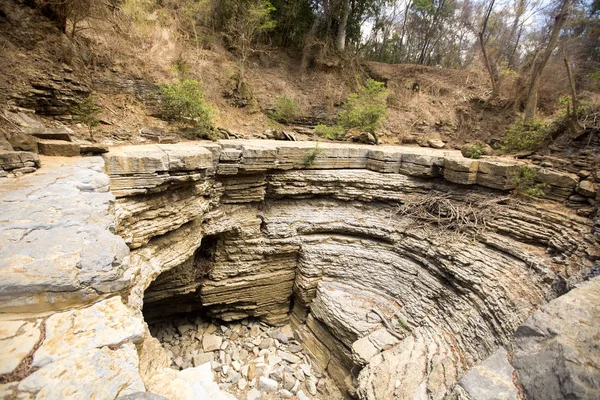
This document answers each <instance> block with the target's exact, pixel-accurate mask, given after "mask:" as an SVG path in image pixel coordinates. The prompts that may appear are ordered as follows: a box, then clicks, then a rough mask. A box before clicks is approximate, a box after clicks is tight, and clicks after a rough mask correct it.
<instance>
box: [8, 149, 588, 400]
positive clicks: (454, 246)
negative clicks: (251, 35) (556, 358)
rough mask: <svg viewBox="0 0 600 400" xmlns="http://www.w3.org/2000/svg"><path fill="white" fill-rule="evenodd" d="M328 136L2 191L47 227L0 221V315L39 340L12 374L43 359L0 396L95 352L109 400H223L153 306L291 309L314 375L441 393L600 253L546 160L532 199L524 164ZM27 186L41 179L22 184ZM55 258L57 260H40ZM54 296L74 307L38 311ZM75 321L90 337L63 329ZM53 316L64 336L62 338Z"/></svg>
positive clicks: (269, 319) (571, 178) (237, 312)
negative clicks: (184, 362)
mask: <svg viewBox="0 0 600 400" xmlns="http://www.w3.org/2000/svg"><path fill="white" fill-rule="evenodd" d="M319 146H320V147H321V149H320V150H318V151H317V154H316V155H315V156H314V157H313V156H311V155H312V154H313V153H314V152H315V151H316V150H315V144H314V143H303V142H269V141H264V142H261V141H222V142H219V143H202V142H196V143H190V144H187V143H184V144H177V145H168V144H156V145H145V146H131V147H126V148H122V149H115V150H114V151H111V152H110V153H108V154H107V155H105V158H104V163H105V174H104V173H102V172H101V171H100V166H101V165H102V164H101V161H100V159H98V158H91V159H89V160H91V161H88V162H90V163H92V165H88V166H84V165H86V164H85V162H84V161H81V162H82V163H83V164H77V163H78V162H79V161H73V162H72V163H68V165H65V166H64V168H65V169H63V170H61V171H62V172H56V173H57V175H52V174H54V173H55V172H50V171H56V170H54V169H48V172H47V174H46V175H40V173H39V172H38V173H37V174H36V175H35V176H37V177H38V178H35V177H31V180H27V181H24V182H23V183H25V186H24V188H23V189H22V190H21V189H16V188H11V190H10V191H7V192H2V194H1V196H3V197H1V198H0V200H3V205H4V204H6V205H7V206H8V207H9V208H10V210H11V211H10V212H11V215H13V214H14V215H17V216H18V215H22V214H23V212H24V211H23V210H24V209H26V208H30V209H31V210H35V213H37V214H38V215H41V216H43V217H42V218H36V219H35V221H39V220H42V221H45V222H44V223H43V224H42V225H41V226H40V229H38V228H37V226H38V225H35V226H33V222H32V220H28V219H26V218H21V217H18V218H15V219H14V220H13V219H11V221H9V225H7V227H8V228H7V229H3V230H2V231H1V232H4V233H3V235H4V236H5V237H6V238H7V242H8V243H10V246H12V247H9V248H7V250H5V249H4V248H2V249H1V250H0V266H2V268H3V272H4V271H6V276H7V277H8V278H9V279H7V280H3V281H2V285H6V288H7V290H6V291H3V292H2V295H0V311H3V310H5V312H8V311H11V312H12V311H26V312H29V313H32V314H33V315H36V316H35V318H33V319H17V320H18V321H21V322H16V323H15V322H14V321H15V320H14V319H13V320H12V321H11V323H10V324H8V325H7V328H6V331H7V332H8V333H7V334H6V335H5V336H0V340H5V339H3V338H6V340H10V338H11V337H12V336H11V334H10V332H13V331H16V332H18V334H19V335H26V333H27V332H28V334H29V335H30V337H31V339H30V342H34V339H35V338H37V339H36V340H37V341H35V343H34V344H33V345H31V346H30V345H28V346H26V347H27V348H28V349H29V350H28V353H29V352H32V354H31V355H29V356H28V354H24V353H25V351H26V350H27V349H22V351H19V352H16V353H15V354H17V353H18V354H19V355H18V357H24V358H20V359H17V360H16V361H17V362H16V363H15V360H13V361H12V364H10V365H8V364H7V365H8V366H7V367H6V369H7V370H8V369H10V368H13V370H14V371H25V372H27V369H26V368H25V366H26V365H28V363H29V362H32V363H34V364H35V365H39V366H40V367H41V368H40V369H39V370H37V371H36V372H34V373H33V374H31V373H30V374H29V375H28V377H27V378H26V379H25V380H21V379H22V378H21V377H18V379H17V377H16V375H15V374H14V372H10V373H9V375H3V376H4V377H6V378H5V381H4V382H9V383H7V385H8V386H5V387H2V388H0V389H2V390H6V391H9V392H10V393H12V394H16V393H17V392H15V391H21V393H24V392H26V393H29V394H31V395H36V394H37V395H39V394H40V393H46V392H43V391H44V390H49V389H44V388H46V387H48V388H50V386H47V385H48V384H47V383H45V382H46V380H44V379H47V378H46V377H50V378H48V379H50V381H51V380H52V379H53V378H52V377H54V376H56V374H58V373H60V372H59V371H60V370H61V368H63V367H62V365H63V363H66V361H65V360H69V359H72V360H74V361H77V362H80V361H79V360H80V359H81V360H101V362H100V361H99V363H100V365H106V366H107V368H108V369H110V370H113V369H118V370H122V371H124V372H123V373H122V374H121V375H119V376H122V379H123V381H119V380H115V379H117V378H116V377H114V376H113V375H110V374H109V373H108V372H107V371H104V370H102V369H99V370H97V374H96V376H97V377H106V378H102V379H108V382H111V384H110V385H109V384H107V385H106V387H105V388H103V389H102V390H105V392H101V394H99V395H98V397H101V398H113V397H110V396H113V392H112V391H111V390H112V389H111V388H112V387H113V386H111V385H112V384H113V383H114V385H116V386H119V387H121V388H124V389H123V391H121V392H119V393H116V394H114V396H116V395H117V394H118V395H127V394H134V393H136V392H139V391H144V390H148V391H151V392H154V393H156V394H158V395H162V396H164V397H167V398H194V397H193V396H194V395H193V393H199V392H201V390H200V388H197V387H196V386H194V385H195V383H194V382H198V381H201V382H204V383H205V384H206V385H204V386H202V390H204V391H206V392H208V393H209V395H210V390H212V389H214V388H215V387H214V385H213V383H214V382H212V383H211V381H210V376H208V374H204V373H202V374H203V375H206V376H205V377H204V378H202V379H200V378H199V377H198V376H196V375H197V374H201V371H200V370H198V371H191V370H190V371H189V372H185V371H187V370H184V371H179V372H177V371H173V370H170V369H168V367H169V363H170V358H169V357H168V356H167V355H166V354H165V350H164V349H163V348H162V347H161V346H160V344H159V343H158V342H157V341H156V339H154V338H152V337H151V335H150V333H149V332H148V330H147V329H145V325H144V323H143V316H142V308H143V307H146V310H148V309H149V306H150V305H151V304H153V306H152V308H153V309H154V310H155V313H154V315H153V316H150V314H149V315H148V316H147V317H148V318H155V317H157V316H160V315H161V313H163V312H164V311H165V310H166V311H169V310H173V309H179V310H181V311H201V312H202V313H204V314H205V315H208V316H211V317H216V318H219V319H221V320H223V321H236V320H241V319H243V318H247V317H254V318H258V319H260V320H262V321H264V322H266V323H269V324H273V325H283V324H286V323H288V322H290V323H291V324H292V326H293V327H294V329H295V330H296V336H297V339H300V340H301V342H302V345H303V347H304V349H305V351H306V352H307V354H309V355H310V357H311V362H312V369H313V370H314V371H317V372H318V373H327V374H328V375H329V376H330V377H331V378H332V379H333V380H334V381H335V382H336V384H337V385H338V386H339V387H340V388H342V389H343V390H344V391H345V392H346V393H347V394H349V395H353V396H357V397H359V398H361V399H414V398H434V399H443V398H444V397H445V396H451V395H453V393H456V390H455V389H454V387H455V384H456V383H457V381H458V380H459V379H460V377H461V376H462V375H463V374H464V373H465V372H466V371H468V370H469V369H470V368H471V367H472V366H473V365H476V364H477V363H478V362H480V361H482V360H485V359H486V358H488V357H489V356H490V355H492V354H493V353H494V352H495V351H496V350H497V347H498V345H499V344H508V343H509V342H510V341H511V340H512V338H513V334H514V332H515V331H516V330H517V328H518V327H519V326H520V325H521V324H522V323H523V321H525V320H526V319H527V317H529V316H530V315H531V314H532V313H533V312H534V311H535V310H536V309H537V308H538V307H539V306H540V305H542V304H543V303H545V302H546V301H547V300H549V299H551V298H553V297H554V296H556V294H557V290H556V288H555V287H556V286H557V283H560V284H561V285H562V286H565V285H571V284H573V283H575V282H577V281H579V280H580V279H581V278H582V277H583V276H586V274H587V273H588V272H589V270H591V269H592V267H593V266H594V262H595V259H596V258H597V257H598V255H599V254H600V252H599V250H598V242H597V241H596V239H595V238H594V236H593V233H592V225H593V222H592V221H591V220H590V219H588V218H584V217H580V216H577V215H576V214H575V213H573V212H571V211H570V210H569V209H568V208H566V207H564V206H562V205H561V204H560V202H562V201H564V200H566V199H568V198H569V197H571V196H573V195H574V194H575V191H576V190H577V188H578V187H579V186H580V185H579V178H578V177H577V176H576V175H571V174H567V173H562V172H558V171H554V170H540V172H539V174H538V179H539V180H540V181H541V182H543V183H546V185H548V199H549V200H550V201H553V203H548V204H541V203H535V202H534V203H525V202H520V201H514V200H512V199H510V198H509V196H508V195H509V192H510V190H511V189H512V188H513V186H514V184H513V182H512V179H511V176H512V172H513V171H514V170H515V169H516V168H518V162H516V161H514V160H503V159H487V158H483V159H480V160H467V159H464V158H462V157H461V156H460V153H459V152H454V151H443V150H440V151H436V150H432V149H418V148H396V147H371V146H360V145H340V144H319ZM536 168H537V167H536ZM43 171H44V170H41V172H43ZM65 175H67V176H69V178H68V179H65V178H63V176H65ZM107 176H108V177H107ZM28 179H29V177H28ZM35 179H40V180H39V181H36V180H35ZM109 180H110V187H111V193H108V192H106V188H107V184H108V182H109ZM0 184H2V183H1V182H0ZM32 187H33V188H34V189H35V188H39V187H43V188H44V190H42V191H41V192H40V191H36V190H34V189H26V188H32ZM580 191H581V190H580ZM36 193H43V194H39V195H36ZM53 193H61V196H62V197H64V199H62V197H61V199H59V198H58V195H57V194H56V195H53ZM53 196H55V197H53ZM113 196H114V197H113ZM34 200H35V201H34ZM17 201H18V202H20V203H19V205H17ZM48 201H50V202H54V204H64V202H65V201H66V202H67V203H68V204H69V207H68V208H67V207H64V208H63V207H60V208H57V207H55V206H51V207H49V206H48V203H47V202H48ZM23 204H25V206H23ZM424 204H429V205H431V204H433V207H434V208H433V209H434V210H435V213H433V214H432V212H431V208H427V207H425V206H423V205H424ZM403 205H404V206H405V207H403ZM407 205H408V206H407ZM428 207H429V206H428ZM483 208H485V209H488V210H487V211H488V212H482V211H481V209H483ZM98 210H100V211H98ZM465 210H467V211H465ZM92 211H94V212H92ZM419 213H420V214H419ZM456 213H458V214H456ZM457 215H458V217H457ZM460 218H462V222H460V223H459V222H457V221H458V220H459V219H460ZM476 219H477V222H475V220H476ZM1 232H0V233H1ZM113 232H114V233H113ZM17 234H18V235H17ZM115 234H117V235H118V236H117V235H115ZM14 235H17V236H14ZM36 235H41V236H43V237H42V238H41V239H40V238H38V237H37V236H36ZM44 235H45V236H44ZM58 238H60V239H61V241H59V240H58ZM34 239H35V240H34ZM22 240H31V243H32V244H31V246H28V247H24V246H22V245H20V244H19V243H20V241H22ZM48 243H51V244H53V245H54V247H52V246H49V245H48ZM203 243H204V244H205V246H204V248H203ZM207 243H211V245H210V246H207V245H206V244H207ZM37 244H39V245H40V246H42V247H41V248H40V249H37V248H36V247H35V246H36V245H37ZM42 248H43V249H44V250H45V251H41V249H42ZM47 248H50V249H51V251H50V252H48V250H47ZM24 249H27V250H24ZM34 250H35V252H34ZM15 254H16V255H17V257H19V259H18V260H17V259H15V258H14V257H15ZM2 257H4V258H2ZM2 260H5V261H4V264H1V263H2ZM55 260H60V262H58V261H55ZM22 262H27V263H28V264H27V265H32V266H34V267H28V269H27V271H28V273H30V272H31V271H33V272H34V273H33V274H32V275H31V276H33V278H34V282H35V285H32V284H26V282H31V281H30V279H31V277H29V276H28V277H27V278H26V277H25V275H24V274H23V272H22V270H19V269H18V268H17V266H18V265H20V263H22ZM42 264H43V265H46V266H48V267H47V268H49V269H46V270H45V271H44V273H42V272H41V267H40V268H37V267H35V266H36V265H40V266H41V265H42ZM37 271H40V272H39V274H38V272H37ZM155 306H157V307H158V308H157V307H155ZM161 306H162V308H160V307H161ZM180 307H181V308H180ZM51 308H54V309H57V310H58V311H59V312H58V313H55V314H54V315H51V316H50V315H48V314H43V315H42V314H39V315H38V314H36V313H40V312H42V311H44V312H46V311H48V310H50V309H51ZM106 310H108V311H106ZM110 310H114V311H110ZM290 311H291V312H290ZM113 314H114V315H113ZM107 315H108V317H107ZM86 316H88V317H86ZM88 319H103V322H102V324H101V326H96V325H95V324H94V323H92V322H89V323H88V322H86V323H84V322H83V321H87V320H88ZM68 320H71V321H73V324H74V325H73V326H74V327H77V328H73V329H75V330H76V331H77V333H75V332H74V331H73V332H71V331H70V330H69V329H68V328H64V327H66V326H67V325H65V324H66V322H65V321H68ZM125 320H128V321H131V322H130V323H129V324H128V323H126V322H124V321H125ZM19 324H20V325H19ZM26 324H28V325H26ZM17 325H19V327H16V326H17ZM24 327H27V329H25V328H24ZM61 327H63V328H61ZM36 329H38V331H39V334H37V333H36V332H37V331H36ZM57 329H58V330H61V329H62V330H64V331H65V332H67V333H66V334H65V337H64V338H63V337H60V338H59V337H58V336H57V335H56V334H52V332H56V331H57ZM92 332H101V334H98V335H94V334H93V333H92ZM36 335H37V336H36ZM76 338H88V339H87V340H83V342H85V343H80V342H78V340H79V339H76ZM202 344H203V345H204V342H202ZM222 345H223V343H221V344H220V345H217V344H216V342H215V341H213V342H211V343H209V340H207V343H206V346H207V348H208V347H210V346H213V347H215V346H217V347H220V346H222ZM134 346H135V349H137V352H136V358H135V359H134V358H127V360H128V362H129V364H126V365H125V364H123V365H122V364H120V363H121V361H120V360H121V356H120V354H121V353H120V352H122V353H123V354H125V353H127V354H129V353H128V352H130V351H131V349H132V348H134ZM256 346H259V347H260V343H259V344H257V345H256ZM215 351H216V350H215ZM282 351H283V356H281V355H277V357H279V358H282V359H283V357H287V358H288V361H287V362H292V363H293V361H294V360H295V359H294V358H293V357H295V355H294V353H293V352H291V351H286V350H285V349H284V350H282ZM23 354H24V355H23ZM113 356H114V357H113ZM15 357H17V356H15ZM27 357H31V358H30V360H29V361H27V362H24V361H23V360H26V359H27ZM104 360H113V361H110V362H109V361H106V362H105V361H104ZM200 361H201V360H198V362H200ZM81 362H83V361H81ZM111 362H114V363H117V364H116V365H113V364H111ZM192 363H193V361H192ZM14 364H17V366H16V367H12V365H14ZM110 365H113V366H112V367H111V366H110ZM201 366H202V365H196V366H195V367H196V368H199V367H201ZM232 368H233V367H232ZM42 371H46V372H44V373H43V375H40V374H42ZM129 371H135V373H133V372H132V373H131V374H130V372H129ZM184 372H185V373H184ZM136 373H137V375H136ZM196 373H197V374H196ZM10 374H12V375H10ZM35 374H38V375H35ZM25 375H27V374H25ZM34 375H35V376H36V378H35V380H30V381H27V379H30V378H31V377H34ZM42 378H43V379H42ZM205 378H206V379H205ZM264 378H266V379H272V380H274V377H271V376H266V377H264ZM281 378H282V382H283V383H282V388H280V390H283V391H287V392H292V393H296V395H297V396H298V397H300V396H307V394H306V393H308V395H310V396H313V395H314V394H313V392H314V390H313V389H315V388H313V387H312V386H310V387H309V386H306V387H305V389H306V390H304V389H302V391H300V390H299V388H293V387H290V388H288V387H286V376H285V374H284V376H282V377H281ZM31 379H33V378H31ZM81 379H82V380H83V381H86V379H88V378H84V377H81ZM90 379H91V378H90ZM97 379H100V378H97ZM119 379H121V378H119ZM19 381H20V383H18V382H19ZM26 381H27V382H28V383H27V384H24V382H26ZM288 381H291V380H290V379H288ZM11 382H12V383H11ZM69 382H70V381H69ZM86 382H87V381H86ZM140 382H141V383H142V385H143V387H141V386H140ZM15 383H18V385H17V384H15ZM176 383H177V384H176ZM270 383H271V382H270V381H266V380H264V381H263V382H262V383H261V382H260V381H259V379H258V377H257V378H256V379H255V381H254V382H252V381H250V380H248V382H247V384H248V385H249V387H252V390H251V391H249V393H250V392H251V393H252V395H256V394H257V393H258V394H260V391H259V389H261V388H262V389H264V391H267V390H270V389H269V388H271V386H273V385H270ZM288 383H290V382H288ZM22 384H23V386H21V385H22ZM56 384H57V385H59V383H56ZM69 385H70V383H68V382H65V383H64V384H63V386H61V389H60V390H63V389H62V388H64V390H70V389H68V388H69ZM215 385H216V384H215ZM116 386H114V387H116ZM178 388H179V389H178ZM211 388H212V389H211ZM292 389H293V390H292ZM60 390H58V389H57V393H62V392H60ZM99 390H100V389H99ZM316 390H317V392H318V390H319V389H318V388H316ZM7 393H8V392H7ZM99 393H100V392H99ZM215 393H216V392H215ZM86 394H90V393H86ZM280 394H281V395H282V396H284V397H285V396H287V393H286V392H282V393H280ZM211 396H212V397H213V398H217V396H220V395H219V394H214V396H213V395H211ZM316 396H317V397H318V396H319V393H317V395H316Z"/></svg>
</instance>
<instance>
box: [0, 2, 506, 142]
mask: <svg viewBox="0 0 600 400" xmlns="http://www.w3.org/2000/svg"><path fill="white" fill-rule="evenodd" d="M0 11H1V12H0V59H2V60H4V61H3V62H2V63H0V115H1V114H2V111H3V109H5V108H7V107H10V106H11V104H14V103H15V101H14V99H12V97H13V95H14V94H20V95H25V96H26V95H27V93H28V91H30V90H31V82H32V81H35V80H39V79H48V78H52V77H56V76H59V77H63V76H65V75H68V76H69V77H70V78H69V79H71V77H72V78H73V79H75V80H77V81H79V82H82V83H83V84H85V85H88V86H89V88H90V89H92V93H93V95H94V97H95V100H96V102H97V103H99V105H100V106H101V107H102V109H103V113H102V115H101V120H102V121H103V124H101V125H100V126H98V127H97V128H95V132H96V133H95V135H94V136H95V138H96V139H97V140H98V141H102V142H106V143H108V144H120V143H123V144H126V143H136V142H139V141H140V137H139V130H140V129H141V128H142V127H156V128H160V129H163V130H165V131H175V132H177V133H179V127H177V126H174V125H169V124H167V123H166V122H165V121H162V120H160V119H158V118H156V117H155V116H154V115H155V114H156V99H152V96H147V94H148V93H140V92H139V90H138V89H139V87H146V88H148V87H152V85H153V84H156V83H160V82H166V81H170V80H172V79H174V78H175V77H176V74H175V73H174V72H173V71H172V70H171V66H172V65H173V64H174V63H175V62H176V60H184V61H185V62H186V63H187V64H188V65H189V67H190V70H191V72H190V76H191V77H192V78H195V79H199V80H202V81H203V82H204V85H205V86H204V88H205V92H206V98H207V100H208V101H209V102H211V103H212V104H213V105H215V106H216V107H217V108H218V109H219V111H220V112H219V115H218V116H217V118H216V125H217V126H218V127H222V128H226V129H228V130H229V131H232V132H236V133H238V134H239V135H240V136H241V137H246V138H252V137H257V138H260V137H261V136H262V133H263V132H264V130H265V129H273V128H279V127H281V126H280V125H279V124H277V123H275V122H273V121H271V120H269V118H267V117H266V115H265V111H266V110H267V109H268V108H269V107H270V105H271V104H272V102H273V100H274V99H275V97H276V96H280V95H287V96H290V97H292V98H293V99H295V100H296V102H297V103H298V105H299V106H300V108H301V110H302V114H303V115H304V116H305V117H307V119H308V120H310V119H313V120H314V121H315V122H319V121H322V120H323V119H327V118H334V117H335V114H336V112H337V110H338V107H339V106H340V105H341V104H342V103H343V102H344V100H345V99H346V97H347V96H348V94H349V93H351V92H352V91H353V90H354V89H355V88H356V86H357V84H358V83H359V82H360V81H361V80H363V79H364V78H365V77H366V76H367V75H370V76H372V77H374V78H376V79H379V80H384V81H385V82H386V83H387V86H388V88H389V90H390V94H391V96H390V99H389V102H388V103H389V109H388V120H387V123H386V126H385V129H383V130H382V131H381V132H380V133H379V137H380V142H382V143H384V144H400V143H405V144H409V143H422V144H423V143H424V142H426V141H427V139H430V138H440V139H442V140H444V141H447V142H449V144H450V146H459V145H460V144H462V143H464V142H468V141H471V140H473V139H474V138H479V139H484V140H490V139H493V138H498V137H501V136H502V134H501V131H503V128H504V127H505V126H507V125H508V124H510V123H511V122H512V121H513V119H514V116H513V115H511V113H510V112H506V111H504V110H503V109H502V108H501V107H490V106H489V104H486V103H485V101H484V100H483V99H485V98H486V97H487V94H488V93H487V92H486V91H487V88H488V86H489V85H488V84H487V80H486V79H487V78H486V76H485V74H483V73H482V72H481V71H479V70H445V69H439V68H430V67H423V66H417V65H389V64H380V63H374V62H370V63H364V64H362V65H361V66H357V64H356V63H351V62H348V63H347V65H345V66H344V64H341V63H338V64H335V65H332V64H327V65H326V64H325V63H321V64H317V65H316V66H314V67H312V68H311V69H310V70H309V71H308V72H306V73H301V71H300V70H299V65H300V59H299V57H300V55H299V54H298V53H297V52H296V53H294V52H291V51H283V50H281V49H273V48H265V49H261V51H258V52H256V54H255V55H254V56H253V58H252V59H251V60H250V64H249V66H248V68H247V82H248V83H249V86H250V88H251V91H252V93H253V97H254V101H253V102H251V104H250V105H248V106H246V107H244V108H236V107H233V106H232V105H231V104H230V102H229V100H228V98H227V96H226V92H227V90H228V88H231V87H232V85H233V81H232V77H233V76H234V75H235V73H236V68H237V67H236V59H235V56H234V55H233V54H231V53H230V52H229V51H228V50H227V49H225V48H224V47H223V45H222V43H221V41H220V40H219V38H218V37H217V36H215V35H216V34H214V33H210V32H205V33H203V35H204V36H205V37H207V38H208V39H207V40H205V41H204V42H203V43H202V45H201V46H199V47H196V46H195V45H194V44H193V43H190V42H189V41H185V40H184V39H182V38H181V37H179V36H178V35H177V34H176V33H175V32H172V31H171V30H170V29H169V28H166V27H162V26H156V27H154V29H152V30H151V33H150V34H148V33H146V34H140V33H139V30H136V27H135V26H134V25H133V24H132V23H131V22H130V21H128V20H127V19H126V18H125V17H124V16H123V15H111V16H108V17H106V18H103V19H98V20H96V19H94V20H89V21H87V22H86V23H85V24H83V25H82V29H81V30H80V31H79V33H78V34H77V35H76V36H75V38H74V39H72V38H70V37H69V36H67V35H64V34H62V33H60V32H59V31H58V29H56V27H54V25H53V24H52V23H51V22H50V21H48V20H47V19H46V18H45V17H43V16H42V15H41V14H40V13H39V12H38V11H36V10H34V9H32V8H29V7H26V6H24V5H21V4H20V3H19V2H17V1H10V0H0ZM71 69H72V73H71V72H68V71H70V70H71ZM65 71H67V72H65ZM124 82H129V84H127V85H129V86H127V85H125V86H123V83H124ZM131 82H136V83H135V84H133V86H131V84H130V83H131ZM136 85H137V86H136ZM41 118H42V119H43V120H44V121H43V122H44V124H46V125H48V126H56V125H59V124H66V125H68V126H70V127H71V128H72V129H73V130H74V131H75V132H76V134H77V135H78V136H80V137H81V138H85V139H87V138H88V132H87V129H86V127H84V126H82V125H81V124H77V123H76V122H72V121H68V120H67V121H65V120H64V118H61V121H57V120H56V119H54V118H50V117H44V116H41ZM14 128H15V127H14V126H12V125H10V124H8V123H7V121H5V120H4V119H2V118H0V129H14ZM182 136H185V135H182ZM300 138H302V139H310V138H311V136H310V135H308V136H306V135H300Z"/></svg>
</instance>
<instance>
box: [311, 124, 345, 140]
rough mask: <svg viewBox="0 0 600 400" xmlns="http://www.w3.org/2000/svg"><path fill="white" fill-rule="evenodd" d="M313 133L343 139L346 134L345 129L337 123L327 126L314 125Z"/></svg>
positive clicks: (328, 137) (331, 138)
mask: <svg viewBox="0 0 600 400" xmlns="http://www.w3.org/2000/svg"><path fill="white" fill-rule="evenodd" d="M315 133H316V134H317V135H319V136H323V137H325V138H327V139H329V140H343V139H344V137H345V136H346V130H345V129H344V128H343V127H341V126H339V125H334V126H327V125H323V124H319V125H317V126H316V127H315Z"/></svg>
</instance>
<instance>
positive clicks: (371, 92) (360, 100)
mask: <svg viewBox="0 0 600 400" xmlns="http://www.w3.org/2000/svg"><path fill="white" fill-rule="evenodd" d="M387 97H388V91H387V90H386V88H385V85H384V84H383V82H377V81H376V80H373V79H368V80H367V82H366V83H365V85H364V86H361V87H360V88H359V89H358V92H356V93H352V94H351V95H350V96H348V100H347V101H346V103H345V104H344V105H343V107H342V111H340V113H339V114H338V125H340V126H341V127H343V128H344V129H346V130H348V129H353V128H354V129H358V130H360V131H361V132H370V133H375V131H376V130H377V129H378V128H380V127H381V125H383V122H384V121H385V117H386V108H387Z"/></svg>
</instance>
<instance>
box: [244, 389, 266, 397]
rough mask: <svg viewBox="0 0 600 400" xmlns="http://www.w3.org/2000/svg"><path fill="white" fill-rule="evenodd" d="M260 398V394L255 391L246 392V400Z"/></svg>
mask: <svg viewBox="0 0 600 400" xmlns="http://www.w3.org/2000/svg"><path fill="white" fill-rule="evenodd" d="M261 397H262V395H261V394H260V392H259V391H258V390H256V389H250V391H249V392H248V395H247V396H246V400H260V398H261Z"/></svg>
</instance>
